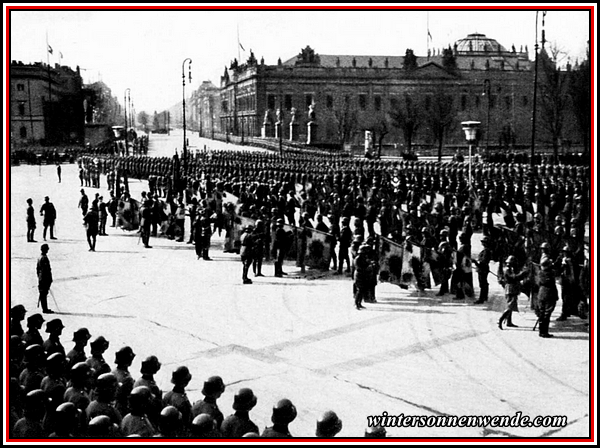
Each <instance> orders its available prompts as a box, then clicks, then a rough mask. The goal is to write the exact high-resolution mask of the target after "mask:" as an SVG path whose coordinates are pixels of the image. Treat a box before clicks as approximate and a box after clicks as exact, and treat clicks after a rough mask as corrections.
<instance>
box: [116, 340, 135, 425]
mask: <svg viewBox="0 0 600 448" xmlns="http://www.w3.org/2000/svg"><path fill="white" fill-rule="evenodd" d="M134 358H135V353H133V350H132V349H131V347H129V346H125V347H123V348H120V349H119V350H118V351H117V352H116V353H115V364H116V365H117V366H116V367H115V368H114V369H113V371H112V373H113V375H115V376H116V377H117V380H118V381H119V387H118V389H117V396H116V408H117V410H118V411H119V412H120V413H121V415H127V414H128V413H129V408H128V400H129V394H130V393H131V390H132V389H133V383H134V380H133V377H132V376H131V374H130V373H129V367H131V364H132V363H133V359H134Z"/></svg>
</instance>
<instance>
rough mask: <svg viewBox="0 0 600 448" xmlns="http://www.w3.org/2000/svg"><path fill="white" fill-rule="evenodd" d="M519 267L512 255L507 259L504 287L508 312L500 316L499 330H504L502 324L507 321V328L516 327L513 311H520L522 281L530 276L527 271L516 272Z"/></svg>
mask: <svg viewBox="0 0 600 448" xmlns="http://www.w3.org/2000/svg"><path fill="white" fill-rule="evenodd" d="M516 267H517V259H516V258H515V257H514V256H513V255H511V256H509V257H508V258H507V259H506V268H504V281H505V282H506V285H505V287H504V292H505V296H506V310H504V312H503V313H502V315H501V316H500V320H498V328H500V330H502V329H503V328H502V323H503V322H504V321H506V326H507V327H516V325H515V324H513V323H512V313H513V311H519V308H518V298H519V293H520V292H521V288H520V284H519V283H520V281H521V280H523V279H524V278H525V277H527V275H529V273H528V271H527V269H524V270H522V271H521V272H519V273H517V272H516Z"/></svg>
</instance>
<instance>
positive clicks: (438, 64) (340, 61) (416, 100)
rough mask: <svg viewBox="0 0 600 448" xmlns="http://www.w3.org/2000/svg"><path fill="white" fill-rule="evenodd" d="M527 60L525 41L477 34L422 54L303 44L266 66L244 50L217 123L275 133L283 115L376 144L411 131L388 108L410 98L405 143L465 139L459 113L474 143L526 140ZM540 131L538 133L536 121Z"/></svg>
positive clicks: (333, 135)
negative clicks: (475, 133) (352, 51)
mask: <svg viewBox="0 0 600 448" xmlns="http://www.w3.org/2000/svg"><path fill="white" fill-rule="evenodd" d="M533 66H534V64H533V61H531V60H530V59H529V57H528V50H527V48H526V47H525V48H522V47H520V48H519V49H517V48H515V47H514V46H512V47H511V48H510V49H506V48H505V47H503V46H502V45H500V44H499V43H498V42H497V41H495V40H494V39H490V38H487V37H486V36H485V35H483V34H478V33H475V34H470V35H468V36H467V37H466V38H464V39H461V40H459V41H457V42H456V43H455V44H454V45H453V46H452V47H449V48H447V49H444V50H443V51H439V50H438V51H437V52H436V51H434V52H432V53H430V54H429V55H428V56H424V57H416V56H414V55H413V54H412V51H411V50H407V52H406V54H405V56H359V55H322V54H317V53H316V52H315V51H314V50H312V49H311V48H310V47H306V48H305V49H304V50H302V52H301V53H300V54H298V55H297V56H295V57H293V58H291V59H289V60H287V61H285V62H281V60H280V61H278V63H277V64H276V65H266V64H265V63H264V61H263V60H261V61H260V62H259V61H257V60H256V58H255V57H254V54H252V53H251V55H250V57H249V58H248V60H247V61H246V63H243V64H240V63H238V61H237V60H234V61H233V62H232V64H231V66H230V67H229V69H225V72H224V74H223V76H222V77H221V115H220V120H221V128H222V130H223V132H227V133H230V134H232V135H249V136H256V137H259V136H264V137H274V136H276V135H278V132H279V125H278V123H279V122H280V121H281V122H282V123H283V126H282V128H283V131H282V132H283V138H285V139H291V140H297V141H300V142H306V141H307V140H312V141H311V143H316V144H321V145H324V146H327V145H332V146H333V145H338V146H339V145H341V144H347V143H354V144H361V143H362V142H364V138H365V134H366V133H367V131H368V133H369V134H370V135H372V137H373V139H374V140H376V141H375V143H384V144H397V145H400V146H401V147H402V146H403V145H405V144H407V143H408V141H407V140H409V139H407V138H406V137H405V133H404V132H403V127H402V126H401V125H398V120H396V123H394V120H393V119H392V116H393V115H394V114H395V115H396V116H398V115H399V114H400V115H403V116H404V117H406V115H407V114H409V115H410V114H411V113H414V112H410V110H411V106H413V107H412V110H413V111H414V110H417V111H418V113H414V114H415V119H416V120H417V127H416V134H415V135H413V137H412V139H410V140H412V143H413V144H418V145H421V146H422V147H434V145H436V146H437V144H438V142H439V140H440V139H441V140H442V141H443V143H444V145H452V144H456V145H464V142H465V140H464V134H463V132H462V130H461V126H460V122H461V121H466V120H476V121H480V122H481V142H482V145H480V146H489V147H490V148H497V147H503V148H509V147H510V148H515V147H519V146H522V147H525V146H527V145H529V144H530V141H531V117H532V100H533V78H534V77H533V74H534V73H533V72H534V71H533ZM311 105H312V107H311ZM309 108H310V109H311V110H312V115H313V116H312V117H311V116H309ZM566 121H567V123H566V125H565V129H567V131H568V126H569V123H568V122H569V117H567V119H566ZM440 122H441V123H442V130H441V131H440V132H437V133H436V129H435V128H436V127H439V126H440ZM290 123H292V124H290ZM309 123H312V124H313V125H316V126H315V128H316V132H315V130H314V129H313V130H312V131H311V133H312V134H313V135H307V134H308V124H309ZM536 128H537V127H536ZM567 131H565V132H567ZM440 133H441V135H442V137H438V135H439V134H440ZM538 135H539V138H540V141H543V139H544V138H545V137H544V132H543V130H541V131H540V132H539V134H538ZM311 137H312V138H311ZM546 137H547V136H546Z"/></svg>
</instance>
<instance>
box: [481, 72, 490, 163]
mask: <svg viewBox="0 0 600 448" xmlns="http://www.w3.org/2000/svg"><path fill="white" fill-rule="evenodd" d="M482 95H483V96H487V120H486V131H485V153H486V155H487V156H488V157H489V155H490V109H491V106H492V82H491V81H490V80H489V79H485V80H484V81H483V94H482Z"/></svg>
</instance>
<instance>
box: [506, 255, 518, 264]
mask: <svg viewBox="0 0 600 448" xmlns="http://www.w3.org/2000/svg"><path fill="white" fill-rule="evenodd" d="M506 264H507V265H512V266H514V265H516V264H517V259H516V258H515V256H514V255H510V256H509V257H508V258H507V259H506Z"/></svg>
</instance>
